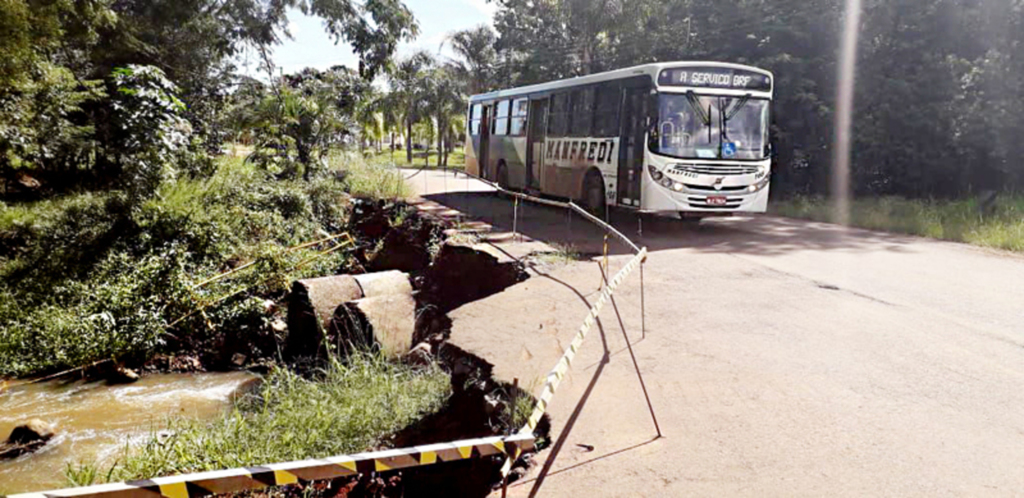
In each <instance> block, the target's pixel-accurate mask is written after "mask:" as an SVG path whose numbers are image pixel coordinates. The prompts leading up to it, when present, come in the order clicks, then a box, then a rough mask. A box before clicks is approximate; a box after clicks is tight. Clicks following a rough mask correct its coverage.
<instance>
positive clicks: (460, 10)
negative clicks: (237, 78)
mask: <svg viewBox="0 0 1024 498" xmlns="http://www.w3.org/2000/svg"><path fill="white" fill-rule="evenodd" d="M405 4H406V5H407V6H408V7H409V9H410V10H412V12H413V15H415V16H416V20H417V21H418V22H419V25H420V35H419V37H418V38H417V39H416V40H414V41H413V42H411V43H403V44H402V45H401V46H400V47H399V49H398V53H399V54H400V55H403V54H408V53H411V52H414V51H416V50H419V49H423V50H427V51H429V52H431V53H437V52H438V48H439V47H440V45H441V43H442V42H443V41H444V39H445V37H446V36H447V35H448V34H449V33H451V32H452V31H455V30H459V29H465V28H471V27H473V26H477V25H479V24H490V23H491V18H492V16H493V14H494V11H495V10H496V8H497V7H496V5H495V4H494V3H488V2H487V1H486V0H405ZM288 22H289V31H291V34H292V37H293V38H294V39H293V40H286V41H285V42H284V43H283V44H281V45H279V46H277V47H275V48H274V64H276V65H277V66H278V67H279V68H281V69H283V70H284V72H285V73H293V72H296V71H299V70H301V69H304V68H306V67H315V68H317V69H326V68H328V67H331V66H334V65H336V64H344V65H346V66H349V67H353V68H354V67H357V64H358V59H357V58H356V56H355V55H354V54H353V53H352V51H351V50H350V49H349V47H348V45H347V44H345V43H344V42H342V43H340V44H338V45H335V44H334V42H332V41H331V39H330V38H329V37H328V36H327V34H326V33H325V32H324V29H323V25H322V24H321V22H320V20H319V19H317V18H315V17H308V16H304V15H302V13H301V12H299V11H298V10H294V9H293V10H292V11H290V12H289V13H288ZM442 53H443V54H445V55H450V54H449V53H448V52H447V51H445V52H442ZM258 62H259V58H258V57H256V56H254V55H252V54H249V55H243V56H242V57H241V59H240V60H239V66H240V67H239V69H240V71H241V72H243V73H246V74H250V75H253V76H263V75H258V74H257V72H258V71H259V63H258ZM247 66H248V68H246V67H247Z"/></svg>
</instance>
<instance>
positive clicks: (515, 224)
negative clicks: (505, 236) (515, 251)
mask: <svg viewBox="0 0 1024 498" xmlns="http://www.w3.org/2000/svg"><path fill="white" fill-rule="evenodd" d="M518 228H519V197H515V201H514V202H513V204H512V242H515V241H516V232H517V230H518Z"/></svg>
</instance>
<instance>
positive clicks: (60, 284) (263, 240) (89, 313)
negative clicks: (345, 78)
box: [0, 159, 349, 376]
mask: <svg viewBox="0 0 1024 498" xmlns="http://www.w3.org/2000/svg"><path fill="white" fill-rule="evenodd" d="M219 163H220V168H219V170H218V171H217V173H215V174H214V175H213V176H211V177H209V178H203V179H184V178H182V179H179V180H178V181H176V182H170V183H167V184H164V185H163V186H162V187H160V188H159V189H158V190H157V191H156V195H155V196H154V197H153V198H151V199H149V200H147V201H145V202H142V203H141V204H139V205H138V206H136V207H135V208H134V209H128V208H126V207H125V205H126V203H128V202H130V201H129V199H128V198H127V196H124V195H122V194H119V193H117V192H113V193H107V194H94V193H84V194H79V195H76V196H72V197H68V198H65V199H62V200H53V201H42V202H39V203H35V204H32V205H24V206H19V207H8V206H4V207H3V209H2V211H0V234H2V237H0V240H6V241H8V244H9V247H7V250H6V251H5V253H4V254H5V256H4V258H5V259H0V357H2V358H3V361H0V376H18V375H26V374H29V373H33V372H40V371H52V370H58V369H63V368H69V367H75V366H79V365H83V364H86V363H90V362H92V361H95V360H98V359H104V358H110V357H117V358H118V359H131V358H144V357H145V356H146V355H147V354H149V353H152V352H154V351H156V350H159V349H160V348H162V347H164V346H165V342H164V341H166V340H168V339H174V343H173V344H166V346H173V347H174V348H176V349H186V350H194V351H225V352H226V354H228V357H230V349H231V348H226V347H222V346H223V345H224V344H229V345H233V346H234V347H237V348H244V347H251V348H255V349H257V350H258V351H257V353H258V354H264V355H272V354H273V352H274V348H273V344H272V339H273V338H272V336H271V335H270V332H269V327H267V324H266V323H265V322H266V316H265V312H264V310H263V306H262V299H255V298H254V297H256V296H258V297H260V298H270V299H278V298H280V297H282V296H283V295H284V294H285V293H286V292H287V290H288V285H289V283H290V281H291V280H292V279H295V278H304V277H308V276H315V275H323V274H328V273H335V272H338V271H344V270H345V269H347V265H348V264H349V261H348V256H347V254H346V253H345V252H344V251H338V252H334V253H331V254H328V255H325V256H320V255H319V251H322V250H324V249H325V248H327V247H329V246H330V245H331V243H325V244H321V245H320V246H316V247H309V248H306V249H302V250H296V251H291V252H288V251H286V249H287V248H288V247H292V246H295V245H298V244H301V243H304V242H309V241H313V240H319V239H322V238H324V237H325V236H326V234H327V233H336V232H337V231H339V229H340V227H342V226H344V224H345V218H346V215H345V211H344V209H345V206H346V204H347V203H346V202H345V198H346V195H347V194H346V193H345V192H344V185H343V184H341V183H340V182H337V181H335V180H334V179H333V178H318V179H314V180H313V181H310V182H304V181H276V180H274V179H273V178H272V177H270V176H268V175H267V174H266V173H263V172H260V171H257V170H255V169H253V168H252V167H250V166H248V165H245V164H243V163H242V161H241V160H239V159H223V160H221V161H219ZM248 262H255V264H254V265H253V266H252V267H250V268H248V269H246V270H244V271H241V272H238V273H237V274H235V275H233V277H232V278H227V279H222V280H218V281H216V282H213V283H210V284H207V285H204V286H201V287H197V284H198V283H200V282H202V281H204V280H206V279H208V278H210V277H212V276H214V275H217V274H219V273H221V272H224V271H228V270H230V269H232V268H236V267H238V266H240V265H242V264H245V263H248ZM300 263H304V264H303V265H301V266H300ZM200 309H204V312H203V313H200V312H199V310H200ZM172 325H173V326H172ZM168 332H170V333H171V334H173V335H168V334H167V333H168ZM234 339H245V341H233V340H234Z"/></svg>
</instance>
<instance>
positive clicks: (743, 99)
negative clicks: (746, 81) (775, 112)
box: [725, 93, 751, 121]
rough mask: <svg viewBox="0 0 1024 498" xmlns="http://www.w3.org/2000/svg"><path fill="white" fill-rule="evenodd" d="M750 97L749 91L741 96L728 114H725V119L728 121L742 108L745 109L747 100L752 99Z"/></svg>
mask: <svg viewBox="0 0 1024 498" xmlns="http://www.w3.org/2000/svg"><path fill="white" fill-rule="evenodd" d="M750 97H751V95H750V94H749V93H748V94H746V95H744V96H743V97H741V98H740V100H738V101H737V102H736V104H735V105H734V106H732V109H729V112H728V114H726V115H725V120H726V121H728V120H730V119H732V117H733V116H735V115H736V113H737V112H740V109H743V106H745V105H747V102H749V101H750Z"/></svg>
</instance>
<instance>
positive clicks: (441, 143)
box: [428, 64, 466, 165]
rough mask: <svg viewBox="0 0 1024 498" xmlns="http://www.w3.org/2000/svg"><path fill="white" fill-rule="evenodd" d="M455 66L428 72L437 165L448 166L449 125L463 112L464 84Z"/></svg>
mask: <svg viewBox="0 0 1024 498" xmlns="http://www.w3.org/2000/svg"><path fill="white" fill-rule="evenodd" d="M463 82H464V80H462V79H461V78H460V72H459V69H458V67H457V66H456V65H453V64H446V65H444V66H439V67H435V68H434V69H433V70H432V71H431V72H430V85H429V86H428V94H429V95H428V102H429V105H430V113H431V114H432V116H433V119H434V122H435V124H436V129H437V134H436V135H437V154H438V164H439V165H440V164H445V165H447V164H448V161H447V150H448V147H446V146H445V144H446V142H447V143H450V142H451V133H450V132H451V123H452V121H453V119H454V118H455V117H456V116H461V115H462V113H463V111H464V110H465V102H466V99H465V86H466V85H465V84H464V83H463Z"/></svg>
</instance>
